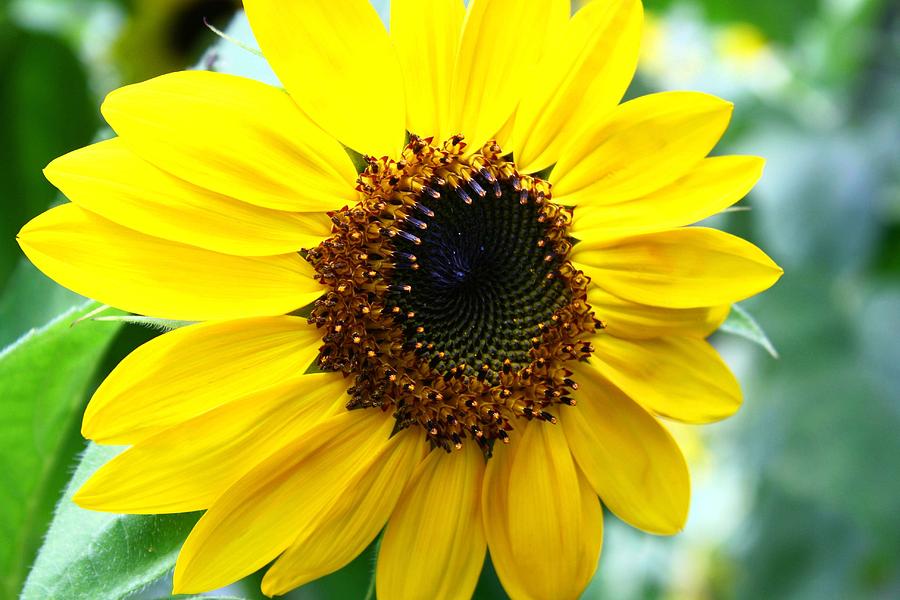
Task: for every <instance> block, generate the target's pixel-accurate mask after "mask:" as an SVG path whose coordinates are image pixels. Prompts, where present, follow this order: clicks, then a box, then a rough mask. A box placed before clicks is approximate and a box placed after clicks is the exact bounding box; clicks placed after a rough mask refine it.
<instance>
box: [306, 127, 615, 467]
mask: <svg viewBox="0 0 900 600" xmlns="http://www.w3.org/2000/svg"><path fill="white" fill-rule="evenodd" d="M432 142H433V140H432V139H424V140H423V139H420V138H418V137H416V136H411V139H410V142H409V143H408V144H407V146H406V148H405V149H404V150H403V152H402V153H401V155H400V158H399V159H398V160H392V159H388V158H382V159H374V158H369V159H368V167H367V168H366V170H365V171H364V172H363V173H362V174H361V175H360V177H359V184H358V186H357V190H358V191H359V192H360V194H361V196H362V200H361V201H360V202H359V203H358V204H357V205H355V206H353V207H352V208H345V209H343V210H340V211H336V212H334V213H331V215H330V216H331V220H332V223H333V228H332V236H331V237H329V238H328V239H326V240H325V241H323V242H322V244H320V245H319V246H318V247H316V248H313V249H311V250H310V251H309V252H308V253H307V259H308V260H309V261H310V262H311V263H312V265H313V267H314V268H315V270H316V278H317V279H318V280H319V281H320V282H321V283H322V284H323V285H324V286H325V287H326V288H327V290H328V291H327V292H326V293H325V295H323V297H322V298H320V299H319V300H317V301H316V302H315V305H314V307H313V309H312V313H311V315H310V319H309V321H310V323H312V324H314V325H316V327H319V328H320V329H322V330H323V332H324V336H323V345H322V347H321V350H320V355H319V358H318V365H319V367H320V368H321V369H322V370H325V371H339V372H342V373H344V374H345V375H347V376H348V377H351V378H352V381H353V385H352V386H351V387H350V389H349V391H348V393H349V394H350V397H351V399H350V401H349V403H348V405H347V408H349V409H354V408H366V407H379V408H382V409H383V410H389V411H390V412H391V413H392V414H393V416H394V418H395V419H396V421H397V425H396V429H397V430H400V429H404V428H406V427H410V426H417V427H419V428H420V429H422V430H424V431H425V434H426V436H427V437H428V439H429V441H430V442H431V443H432V444H433V445H435V446H438V447H441V448H444V449H445V450H449V449H451V448H456V449H459V448H461V447H462V443H463V440H466V439H471V440H474V441H475V442H476V443H478V444H479V446H480V447H481V448H482V449H483V450H485V452H487V453H490V448H491V446H492V444H493V442H494V441H495V440H497V439H499V440H501V441H502V442H504V443H508V442H509V433H508V432H510V431H512V430H513V428H514V425H515V422H516V420H517V419H529V420H530V419H538V420H544V421H550V422H552V423H556V417H555V416H554V414H553V411H555V408H554V407H555V406H556V405H559V404H566V405H574V404H575V400H574V398H573V396H572V393H573V391H574V390H575V389H576V388H577V384H576V383H575V381H573V380H572V379H571V377H572V371H571V369H569V368H568V367H567V363H569V362H571V361H577V360H582V359H586V358H588V357H589V356H590V354H591V350H592V346H591V342H590V336H591V335H592V334H593V333H594V332H595V330H596V329H597V327H598V326H599V324H600V323H599V321H597V320H596V319H595V318H594V313H593V310H592V309H591V307H590V305H589V304H588V303H587V289H588V284H589V281H590V280H589V278H587V277H586V276H585V275H584V274H583V273H582V272H581V271H579V270H577V269H575V268H574V267H573V266H572V263H571V262H570V261H569V260H568V253H569V250H570V249H571V247H572V243H571V240H570V237H569V235H568V228H569V225H570V224H571V213H572V211H571V209H567V208H565V207H560V206H557V205H555V204H554V203H553V202H552V201H551V191H550V185H549V184H548V183H547V182H545V181H543V180H541V179H538V178H536V177H532V176H528V175H523V174H521V173H519V172H518V171H517V170H516V168H515V164H514V163H512V162H511V161H509V160H506V159H504V158H503V156H502V152H501V150H500V147H499V146H498V145H497V143H496V142H493V141H491V142H488V143H487V144H485V145H484V147H483V148H482V149H481V150H480V151H478V152H475V153H472V154H470V155H467V154H465V152H464V150H465V147H466V144H465V142H464V139H463V137H462V136H454V137H453V138H451V139H449V140H447V141H445V142H444V143H442V144H440V145H433V144H432Z"/></svg>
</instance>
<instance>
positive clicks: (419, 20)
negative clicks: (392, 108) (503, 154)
mask: <svg viewBox="0 0 900 600" xmlns="http://www.w3.org/2000/svg"><path fill="white" fill-rule="evenodd" d="M465 12H466V11H465V7H464V6H463V3H462V0H434V1H430V2H422V0H393V1H392V2H391V40H392V41H393V43H394V47H395V48H396V49H397V56H398V58H399V60H400V66H401V69H402V72H403V84H404V88H405V90H406V128H407V129H408V130H409V131H411V132H413V133H415V134H418V135H419V136H422V137H428V136H434V137H435V140H436V141H440V140H445V139H447V138H449V137H450V136H451V135H454V134H455V133H458V132H455V131H451V130H450V85H451V81H452V78H453V63H454V62H456V52H457V49H458V48H459V38H460V33H461V30H462V22H463V16H464V15H465Z"/></svg>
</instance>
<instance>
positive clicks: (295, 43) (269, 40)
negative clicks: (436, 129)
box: [244, 0, 406, 156]
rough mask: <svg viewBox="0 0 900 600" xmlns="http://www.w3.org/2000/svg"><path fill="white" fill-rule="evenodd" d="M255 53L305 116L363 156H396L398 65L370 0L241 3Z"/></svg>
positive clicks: (400, 106)
mask: <svg viewBox="0 0 900 600" xmlns="http://www.w3.org/2000/svg"><path fill="white" fill-rule="evenodd" d="M244 9H245V10H246V11H247V18H248V19H249V20H250V26H251V27H252V28H253V33H254V34H256V39H257V40H258V41H259V46H260V48H262V51H263V53H264V54H265V55H266V58H267V59H268V60H269V62H270V63H271V64H272V68H273V69H274V70H275V74H276V75H278V78H279V79H280V80H281V81H282V82H283V83H284V85H285V87H287V89H288V91H289V92H290V93H291V96H292V97H293V98H294V100H295V101H296V102H297V104H299V105H300V107H301V108H302V109H303V111H304V112H306V114H308V115H309V116H310V117H312V118H313V120H314V121H315V122H316V123H318V124H319V125H320V126H321V127H322V128H323V129H324V130H325V131H327V132H328V133H330V134H331V135H333V136H334V137H336V138H337V139H339V140H340V141H341V142H343V143H344V144H346V145H347V146H349V147H351V148H353V149H354V150H356V151H358V152H360V153H362V154H370V155H374V156H396V155H397V154H398V152H399V150H400V148H401V147H402V146H403V139H404V136H405V133H406V132H405V129H404V124H405V122H406V109H405V106H404V97H403V85H402V84H401V83H400V81H399V73H400V64H399V62H398V61H397V56H396V54H395V52H394V49H393V48H392V47H391V43H390V40H389V39H388V35H387V31H385V29H384V25H383V24H382V23H381V19H379V17H378V14H377V13H376V12H375V9H374V8H372V5H371V4H370V3H369V1H368V0H341V1H340V2H335V1H333V0H306V1H304V2H284V1H283V0H244Z"/></svg>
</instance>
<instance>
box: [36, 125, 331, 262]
mask: <svg viewBox="0 0 900 600" xmlns="http://www.w3.org/2000/svg"><path fill="white" fill-rule="evenodd" d="M44 175H46V177H47V179H48V180H50V183H52V184H53V185H55V186H56V187H58V188H59V189H60V191H62V192H63V193H64V194H65V195H66V196H67V197H68V198H69V199H70V200H72V201H73V202H74V203H76V204H77V205H78V206H80V207H82V208H84V209H87V210H89V211H91V212H94V213H97V214H98V215H100V216H102V217H105V218H107V219H109V220H110V221H113V222H115V223H118V224H119V225H122V226H124V227H128V228H130V229H134V230H135V231H140V232H141V233H146V234H147V235H152V236H155V237H158V238H162V239H166V240H171V241H175V242H181V243H184V244H190V245H192V246H197V247H199V248H205V249H207V250H213V251H215V252H223V253H225V254H235V255H239V256H267V255H272V254H283V253H287V252H296V251H297V250H299V249H300V248H311V247H314V246H317V245H318V244H319V243H320V242H321V241H322V240H323V239H324V238H326V237H328V236H329V235H330V232H331V228H330V223H329V221H328V217H327V216H326V215H325V214H324V213H289V212H284V211H280V210H272V209H269V208H263V207H260V206H253V205H251V204H246V203H244V202H240V201H238V200H235V199H234V198H231V197H228V196H223V195H221V194H218V193H216V192H212V191H209V190H206V189H204V188H201V187H197V186H195V185H192V184H190V183H187V182H186V181H183V180H181V179H178V178H176V177H173V176H172V175H169V174H168V173H166V172H165V171H163V170H161V169H158V168H156V167H154V166H153V165H151V164H150V163H148V162H146V161H145V160H143V159H141V158H140V157H138V156H137V155H136V154H134V153H133V152H132V151H131V150H129V149H128V148H127V147H126V146H125V144H124V143H123V142H122V140H121V138H115V139H112V140H108V141H105V142H100V143H99V144H94V145H93V146H88V147H86V148H82V149H80V150H76V151H74V152H70V153H69V154H66V155H65V156H62V157H60V158H57V159H56V160H54V161H53V162H52V163H50V165H49V166H47V168H46V169H44Z"/></svg>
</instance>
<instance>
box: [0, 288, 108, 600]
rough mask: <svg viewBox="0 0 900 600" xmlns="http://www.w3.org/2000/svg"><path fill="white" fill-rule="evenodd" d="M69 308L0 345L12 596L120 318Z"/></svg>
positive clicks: (1, 460) (2, 464) (2, 532)
mask: <svg viewBox="0 0 900 600" xmlns="http://www.w3.org/2000/svg"><path fill="white" fill-rule="evenodd" d="M94 306H96V304H94V303H90V304H88V305H87V306H82V307H81V308H79V309H77V310H71V311H69V312H67V313H65V314H63V315H61V316H60V317H59V318H57V319H55V320H53V321H51V322H50V323H48V324H47V325H46V326H44V327H42V328H40V329H37V330H33V331H31V332H29V333H28V334H26V335H25V336H24V337H22V338H21V339H20V340H19V341H18V342H16V343H15V344H13V345H12V346H9V347H8V348H6V349H5V350H3V352H2V353H0V398H2V401H3V414H2V418H0V539H3V540H4V543H2V544H0V573H2V574H3V578H2V587H0V596H3V597H13V596H14V595H15V593H16V591H17V590H18V588H19V585H20V583H21V580H22V579H23V577H24V574H25V571H26V569H27V567H28V564H29V562H30V560H31V557H32V556H33V555H34V552H35V550H36V548H37V545H38V544H39V542H40V537H41V534H42V532H43V530H44V524H45V523H46V522H47V521H48V520H49V516H50V514H51V511H52V508H53V505H54V503H55V502H56V499H57V498H58V495H59V489H60V488H61V487H62V485H63V484H64V482H65V480H66V477H67V473H66V471H67V469H68V460H67V458H68V457H69V456H71V455H72V452H73V446H80V442H79V441H78V427H77V426H78V423H79V422H80V413H81V408H82V405H83V401H84V398H85V397H86V395H87V393H88V391H89V390H88V388H89V387H90V385H91V383H92V381H93V376H94V373H95V371H96V369H97V365H98V364H99V363H100V362H101V360H102V358H103V355H104V354H105V352H106V350H107V348H108V347H109V346H110V343H111V342H112V340H113V338H114V337H115V335H116V333H117V332H118V330H119V327H120V326H119V325H118V324H112V323H109V324H106V323H83V324H80V325H79V326H77V327H71V323H72V322H73V321H74V320H75V319H77V318H78V317H79V316H81V315H82V314H85V313H86V312H87V311H89V310H90V309H92V308H93V307H94Z"/></svg>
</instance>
